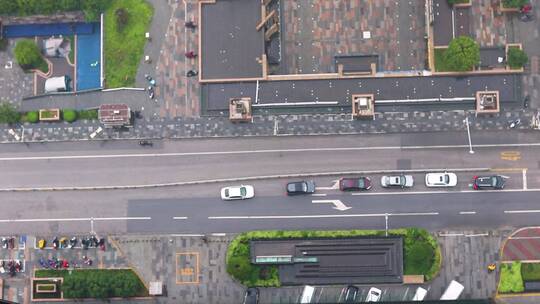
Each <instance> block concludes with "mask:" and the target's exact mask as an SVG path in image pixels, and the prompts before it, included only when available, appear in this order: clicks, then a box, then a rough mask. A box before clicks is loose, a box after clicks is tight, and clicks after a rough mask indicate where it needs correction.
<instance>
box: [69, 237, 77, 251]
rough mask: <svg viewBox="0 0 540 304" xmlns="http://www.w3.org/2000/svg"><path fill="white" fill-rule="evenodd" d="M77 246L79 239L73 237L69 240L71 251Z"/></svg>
mask: <svg viewBox="0 0 540 304" xmlns="http://www.w3.org/2000/svg"><path fill="white" fill-rule="evenodd" d="M75 246H77V238H76V237H72V238H71V239H70V240H69V245H68V248H69V249H73V247H75Z"/></svg>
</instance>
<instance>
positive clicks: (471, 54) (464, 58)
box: [444, 36, 480, 72]
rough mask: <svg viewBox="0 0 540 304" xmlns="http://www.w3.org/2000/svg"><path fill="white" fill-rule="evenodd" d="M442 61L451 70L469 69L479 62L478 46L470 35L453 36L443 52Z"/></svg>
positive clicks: (463, 70) (462, 70)
mask: <svg viewBox="0 0 540 304" xmlns="http://www.w3.org/2000/svg"><path fill="white" fill-rule="evenodd" d="M444 61H445V63H446V65H447V66H448V68H449V69H450V70H452V71H456V72H465V71H471V70H472V69H473V67H474V66H475V65H477V64H478V63H479V62H480V47H479V46H478V44H477V43H476V42H475V41H474V40H473V39H472V38H471V37H468V36H460V37H457V38H454V39H452V41H450V44H449V45H448V48H447V49H446V51H445V52H444Z"/></svg>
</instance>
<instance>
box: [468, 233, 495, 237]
mask: <svg viewBox="0 0 540 304" xmlns="http://www.w3.org/2000/svg"><path fill="white" fill-rule="evenodd" d="M465 236H466V237H477V236H489V233H476V234H466V235H465Z"/></svg>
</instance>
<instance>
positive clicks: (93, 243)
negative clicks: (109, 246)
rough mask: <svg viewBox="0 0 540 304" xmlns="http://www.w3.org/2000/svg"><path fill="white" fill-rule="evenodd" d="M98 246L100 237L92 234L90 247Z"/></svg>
mask: <svg viewBox="0 0 540 304" xmlns="http://www.w3.org/2000/svg"><path fill="white" fill-rule="evenodd" d="M97 246H98V239H97V238H96V236H95V235H92V236H91V237H90V247H94V248H95V247H97Z"/></svg>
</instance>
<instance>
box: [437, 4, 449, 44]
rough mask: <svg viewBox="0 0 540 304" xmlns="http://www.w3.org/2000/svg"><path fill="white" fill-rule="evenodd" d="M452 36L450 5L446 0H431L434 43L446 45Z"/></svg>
mask: <svg viewBox="0 0 540 304" xmlns="http://www.w3.org/2000/svg"><path fill="white" fill-rule="evenodd" d="M452 38H453V34H452V7H451V6H450V4H448V0H433V39H434V44H435V46H438V45H448V44H449V43H450V41H451V40H452Z"/></svg>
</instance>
